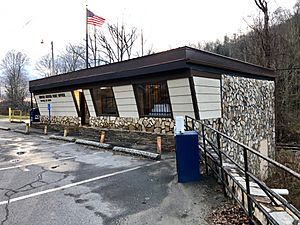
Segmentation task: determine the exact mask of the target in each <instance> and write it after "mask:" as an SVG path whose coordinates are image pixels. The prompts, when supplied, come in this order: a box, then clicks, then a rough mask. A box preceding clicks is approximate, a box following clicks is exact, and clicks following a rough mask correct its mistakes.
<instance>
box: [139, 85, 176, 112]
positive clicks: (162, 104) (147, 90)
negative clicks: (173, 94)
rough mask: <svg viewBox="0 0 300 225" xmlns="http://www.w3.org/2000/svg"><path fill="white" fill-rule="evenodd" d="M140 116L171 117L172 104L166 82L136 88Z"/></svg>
mask: <svg viewBox="0 0 300 225" xmlns="http://www.w3.org/2000/svg"><path fill="white" fill-rule="evenodd" d="M134 90H135V95H136V99H137V105H138V109H139V113H140V116H151V117H171V116H172V114H171V104H170V97H169V92H168V87H167V83H166V82H159V83H151V84H138V85H135V86H134Z"/></svg>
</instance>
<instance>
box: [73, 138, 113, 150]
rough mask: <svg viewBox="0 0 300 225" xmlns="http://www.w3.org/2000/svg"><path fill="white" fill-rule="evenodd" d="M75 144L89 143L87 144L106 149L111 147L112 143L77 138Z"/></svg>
mask: <svg viewBox="0 0 300 225" xmlns="http://www.w3.org/2000/svg"><path fill="white" fill-rule="evenodd" d="M75 143H76V144H82V145H89V146H94V147H98V148H106V149H112V148H113V147H112V145H110V144H105V143H100V142H96V141H87V140H83V139H77V140H76V141H75Z"/></svg>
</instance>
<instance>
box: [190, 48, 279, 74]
mask: <svg viewBox="0 0 300 225" xmlns="http://www.w3.org/2000/svg"><path fill="white" fill-rule="evenodd" d="M186 57H187V63H190V64H197V65H201V66H207V67H212V68H218V69H221V70H224V71H232V72H239V73H240V74H241V75H243V74H246V75H252V77H257V78H271V79H275V71H274V70H273V69H268V68H264V67H261V66H257V65H254V64H251V63H247V62H243V61H240V60H237V59H233V58H230V57H226V56H222V55H218V54H215V53H211V52H207V51H203V50H197V49H193V48H189V47H186ZM236 74H237V73H236Z"/></svg>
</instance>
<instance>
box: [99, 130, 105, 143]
mask: <svg viewBox="0 0 300 225" xmlns="http://www.w3.org/2000/svg"><path fill="white" fill-rule="evenodd" d="M104 139H105V131H101V135H100V143H104Z"/></svg>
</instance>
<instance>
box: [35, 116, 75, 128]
mask: <svg viewBox="0 0 300 225" xmlns="http://www.w3.org/2000/svg"><path fill="white" fill-rule="evenodd" d="M40 120H41V123H43V124H48V123H49V117H48V116H43V115H41V117H40ZM51 123H52V124H61V125H65V126H79V125H80V124H81V122H80V117H77V116H51Z"/></svg>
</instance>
